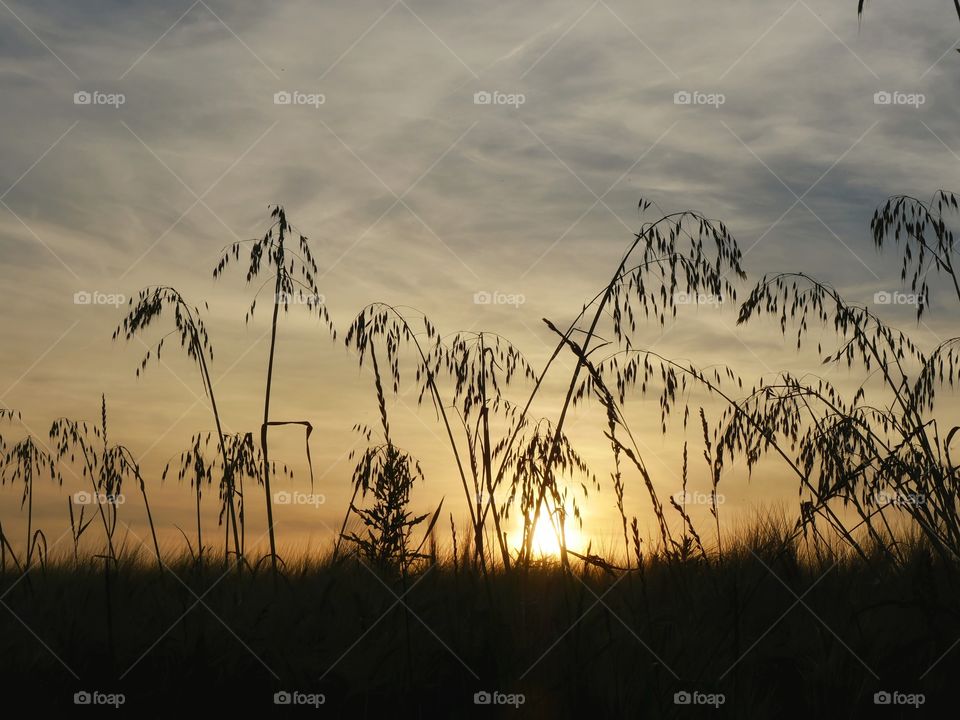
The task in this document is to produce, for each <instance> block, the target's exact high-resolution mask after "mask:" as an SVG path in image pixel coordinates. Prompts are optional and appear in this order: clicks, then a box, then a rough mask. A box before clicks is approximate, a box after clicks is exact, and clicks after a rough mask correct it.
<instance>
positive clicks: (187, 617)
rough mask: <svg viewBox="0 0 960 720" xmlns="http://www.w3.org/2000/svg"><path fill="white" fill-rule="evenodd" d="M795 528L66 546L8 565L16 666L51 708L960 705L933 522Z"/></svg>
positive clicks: (776, 711) (520, 710)
mask: <svg viewBox="0 0 960 720" xmlns="http://www.w3.org/2000/svg"><path fill="white" fill-rule="evenodd" d="M787 530H788V526H787V525H786V524H785V523H769V522H768V523H767V524H766V525H765V526H760V525H758V526H756V527H755V528H754V529H753V530H752V531H749V532H742V533H741V534H740V535H739V536H738V537H737V538H736V539H733V540H731V541H730V544H729V547H728V549H727V550H726V552H725V555H724V558H723V561H722V562H720V561H719V560H718V558H716V557H711V558H709V559H708V560H704V559H702V558H701V559H697V560H690V561H687V562H682V561H678V560H666V559H663V558H647V559H645V561H644V562H643V564H642V565H641V566H640V567H636V568H634V569H632V570H630V571H618V570H616V569H613V568H608V569H600V568H597V567H595V566H593V565H589V564H584V563H580V562H576V563H575V566H574V567H573V568H572V569H571V572H569V573H567V572H565V571H563V569H562V568H561V567H560V566H559V564H557V563H556V562H551V561H545V562H540V563H532V564H531V565H530V567H528V568H524V569H513V570H511V571H509V572H508V571H504V570H503V569H502V568H500V569H497V570H495V571H492V572H489V573H488V574H486V575H484V574H483V573H481V572H479V571H478V570H477V569H476V568H475V567H471V565H470V560H469V556H468V557H467V558H462V557H461V558H458V559H457V562H454V560H453V558H452V557H450V556H449V555H448V556H447V557H446V558H437V559H436V562H433V561H432V560H430V559H428V560H424V561H423V562H421V563H419V564H418V565H417V566H416V567H411V568H410V570H409V572H408V573H407V574H406V576H405V577H404V576H400V575H391V574H389V573H381V572H377V571H374V570H372V569H371V568H370V567H368V566H367V565H365V564H363V563H362V562H360V561H358V560H356V559H354V558H347V559H341V560H339V561H336V562H335V563H331V561H330V558H329V557H328V558H327V559H325V560H317V559H308V558H303V559H301V560H299V561H297V560H287V563H286V564H285V565H283V566H282V568H283V569H282V571H281V574H280V575H279V577H278V578H277V579H276V581H275V580H274V578H273V575H272V573H271V572H270V571H269V570H268V569H267V566H264V567H263V568H262V569H261V570H260V571H258V572H256V573H254V572H252V571H250V570H247V571H245V572H240V573H238V572H237V571H236V569H233V570H231V569H227V570H224V566H223V562H222V559H220V560H219V561H218V560H217V559H215V558H208V559H207V560H206V561H204V562H203V563H202V564H197V563H195V562H194V561H193V560H192V559H191V558H190V557H185V558H184V557H181V558H180V559H178V560H171V561H170V563H169V566H167V567H166V568H165V569H163V570H162V571H161V570H159V569H158V568H157V566H156V563H155V561H153V562H151V559H150V557H149V556H148V555H143V556H141V557H140V558H139V559H137V558H136V557H131V558H130V559H122V560H121V561H120V562H119V563H118V564H117V566H116V568H114V569H112V570H110V572H109V573H105V572H104V567H103V563H102V562H100V563H95V562H91V561H83V560H82V561H81V562H80V563H78V564H75V563H74V562H73V561H72V560H67V559H63V560H60V561H55V560H52V559H51V561H50V563H49V564H48V565H46V566H35V567H34V569H33V570H31V572H30V573H29V575H27V576H25V577H24V576H22V575H19V574H17V573H11V572H6V573H5V574H4V576H3V579H2V592H3V602H4V603H5V604H6V605H7V606H8V608H9V609H10V610H12V611H13V612H4V613H3V614H0V627H2V632H0V637H2V652H0V657H2V666H3V667H2V671H3V677H4V685H5V687H6V688H7V694H8V696H11V695H19V696H20V698H21V699H22V700H23V702H24V703H26V706H29V705H35V706H38V707H39V706H57V707H61V708H71V709H72V708H73V707H74V693H75V692H83V691H87V692H90V693H94V692H97V693H102V695H101V696H99V700H100V701H101V702H109V701H110V699H111V698H110V696H111V695H114V694H116V693H122V694H123V706H124V708H123V709H124V710H125V711H126V712H130V713H136V714H137V715H138V716H144V717H145V716H150V715H152V714H153V713H154V712H156V711H157V710H158V709H159V708H177V709H179V711H181V712H191V711H192V710H193V709H194V708H195V707H196V706H202V707H205V708H209V709H211V710H216V709H220V710H224V711H226V710H228V709H229V710H230V711H239V710H244V711H249V712H251V713H255V714H261V713H267V714H268V715H271V716H272V715H273V714H276V713H277V712H282V711H283V710H284V709H287V710H290V711H293V710H297V711H299V713H298V714H299V715H303V714H304V713H308V710H309V708H304V707H297V708H284V706H282V705H277V704H275V694H276V693H283V692H287V693H291V695H290V697H291V698H294V697H295V698H296V699H297V700H298V701H299V702H303V703H311V702H314V703H316V704H317V705H318V706H319V709H318V712H316V713H314V715H315V716H318V717H319V716H321V713H322V716H324V717H352V718H375V717H382V716H383V715H384V714H389V715H391V716H396V717H423V718H433V717H450V718H454V717H531V718H564V717H583V716H588V717H598V718H599V717H604V718H606V717H610V718H614V717H616V718H640V717H642V718H647V717H653V718H659V717H663V718H670V717H698V716H703V717H742V718H748V717H771V718H772V717H801V716H804V717H844V718H858V717H862V718H869V717H881V716H887V715H884V711H889V712H890V715H889V716H891V717H893V716H895V713H904V714H903V716H904V717H915V716H919V715H918V714H917V713H916V712H915V711H914V708H913V707H911V706H909V705H903V704H901V705H898V706H897V707H891V708H885V707H883V706H879V705H877V704H876V703H875V695H876V693H883V692H888V693H891V697H892V698H894V700H895V702H900V703H909V702H913V703H915V704H919V703H920V702H922V703H923V706H922V708H921V715H922V716H926V714H927V713H929V712H930V711H933V710H935V709H937V708H940V709H941V710H942V711H943V712H946V710H943V709H944V708H948V707H951V706H953V704H954V692H955V690H954V686H955V681H954V678H955V676H956V673H957V671H958V670H960V653H949V652H948V651H949V650H950V649H951V647H952V646H953V645H954V643H956V641H957V639H958V638H960V617H958V613H957V610H956V608H957V607H958V606H960V603H958V600H960V588H958V583H957V580H958V577H957V574H956V570H955V568H952V567H947V566H944V565H943V564H942V563H940V562H939V561H937V560H936V559H935V556H934V555H933V554H932V553H931V552H930V551H929V549H926V548H924V545H923V542H922V541H914V542H913V543H911V544H910V546H909V548H908V549H907V550H905V553H906V557H907V559H906V561H905V562H903V563H900V564H892V563H890V562H889V561H888V560H887V559H886V557H885V556H883V555H880V554H877V555H876V556H873V557H870V558H869V559H868V560H866V561H865V560H862V559H860V558H857V557H854V556H852V555H851V554H850V553H849V552H847V551H843V550H837V551H826V550H823V551H821V552H820V553H819V555H820V557H817V556H816V554H815V553H813V552H812V551H811V550H810V547H811V546H809V545H807V544H805V543H802V542H797V541H795V540H792V539H791V536H790V533H789V532H788V531H787ZM14 613H15V614H14ZM17 618H20V619H22V621H23V622H22V623H21V622H20V620H18V619H17ZM23 623H25V624H26V625H27V626H29V627H30V628H38V629H40V631H39V632H38V634H39V635H40V637H39V638H38V637H35V636H33V632H32V631H31V630H29V629H27V627H25V626H24V624H23ZM158 638H159V640H158ZM38 639H39V640H41V642H38ZM945 653H946V656H944V654H945ZM484 692H487V693H491V695H490V697H491V698H492V702H491V704H490V705H486V704H482V703H481V704H478V701H482V700H483V699H484V697H483V696H482V695H477V694H478V693H484ZM294 693H299V695H294ZM495 693H496V694H497V695H494V694H495ZM678 693H679V694H678ZM683 693H689V698H690V699H691V704H690V705H685V704H683V700H684V699H685V697H688V696H685V695H683ZM894 693H899V695H894ZM917 693H921V694H922V695H916V694H917ZM282 698H283V696H279V697H278V699H281V700H282ZM321 698H322V704H321ZM878 699H881V700H882V696H878ZM114 700H116V698H114ZM704 703H706V704H704ZM711 703H712V705H711ZM937 716H940V717H947V715H940V714H939V713H938V714H937Z"/></svg>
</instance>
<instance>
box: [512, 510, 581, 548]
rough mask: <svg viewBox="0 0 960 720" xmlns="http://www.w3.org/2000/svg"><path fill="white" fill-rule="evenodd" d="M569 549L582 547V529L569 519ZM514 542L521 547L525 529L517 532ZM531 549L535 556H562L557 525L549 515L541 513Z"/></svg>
mask: <svg viewBox="0 0 960 720" xmlns="http://www.w3.org/2000/svg"><path fill="white" fill-rule="evenodd" d="M564 531H565V534H566V542H567V549H568V550H578V549H579V548H580V541H581V536H580V531H579V530H578V529H577V528H576V526H575V524H573V523H571V522H570V521H569V520H568V521H567V523H566V526H565V528H564ZM514 544H515V545H516V546H517V547H520V546H521V545H522V544H523V530H522V529H521V530H518V531H517V533H516V537H515V541H514ZM531 550H532V551H533V556H534V557H560V541H559V539H558V537H557V528H556V525H555V524H554V523H553V522H551V519H550V517H549V516H547V515H541V516H540V517H539V518H538V520H537V526H536V527H535V528H534V530H533V543H532V547H531Z"/></svg>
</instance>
